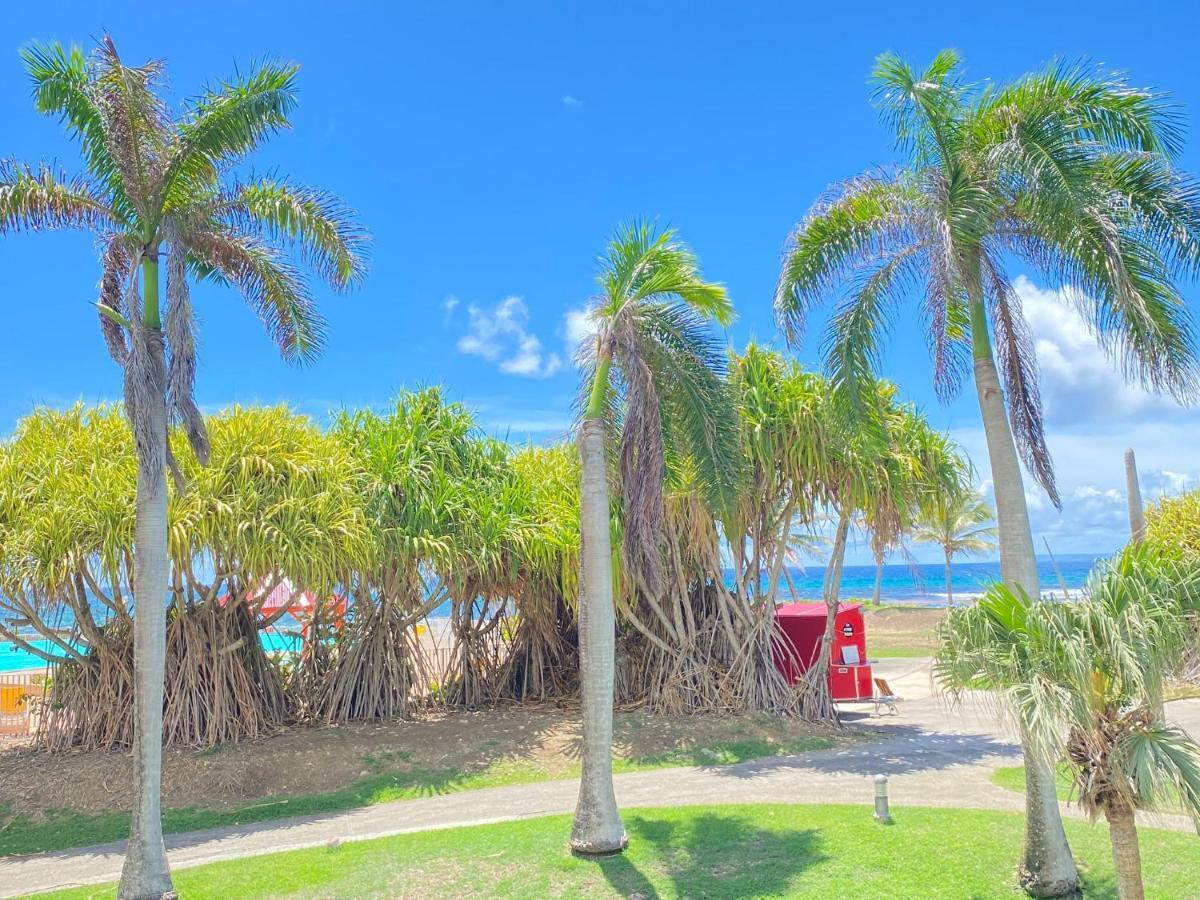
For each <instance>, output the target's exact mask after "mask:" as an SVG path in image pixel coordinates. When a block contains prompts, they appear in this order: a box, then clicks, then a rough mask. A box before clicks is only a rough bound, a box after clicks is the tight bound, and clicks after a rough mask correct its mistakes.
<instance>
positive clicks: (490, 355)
mask: <svg viewBox="0 0 1200 900" xmlns="http://www.w3.org/2000/svg"><path fill="white" fill-rule="evenodd" d="M450 309H451V310H452V309H453V307H451V308H450ZM458 350H459V352H460V353H466V354H468V355H471V356H479V357H482V358H483V359H486V360H488V361H489V362H495V361H497V360H499V366H500V371H501V372H506V373H508V374H510V375H520V376H523V377H526V378H548V377H549V376H551V375H553V374H554V373H556V372H557V371H558V370H559V369H561V368H562V357H560V356H559V355H558V354H557V353H546V352H545V351H544V350H543V348H542V342H541V340H540V339H539V338H538V337H537V335H535V334H533V333H532V332H530V330H529V309H528V308H527V307H526V306H525V301H523V300H522V299H521V298H520V297H506V298H504V299H503V300H501V301H500V302H499V303H498V304H496V305H495V306H494V307H492V308H491V309H483V308H481V307H479V306H477V305H476V304H474V303H471V304H469V305H468V306H467V333H466V334H464V335H463V336H462V337H460V338H459V339H458Z"/></svg>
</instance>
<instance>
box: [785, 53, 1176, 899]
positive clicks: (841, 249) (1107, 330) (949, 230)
mask: <svg viewBox="0 0 1200 900" xmlns="http://www.w3.org/2000/svg"><path fill="white" fill-rule="evenodd" d="M874 80H875V85H876V91H875V98H876V101H877V102H878V104H879V105H880V107H881V108H882V111H883V115H884V117H885V119H886V121H887V122H888V124H889V125H890V126H891V127H892V129H893V131H894V132H895V136H896V143H897V146H898V148H899V149H900V150H901V151H902V152H904V154H905V155H906V157H907V159H906V162H905V164H904V165H903V166H901V167H900V168H898V169H896V170H894V171H886V172H872V173H868V174H865V175H862V176H859V177H858V178H854V179H851V180H850V181H848V182H846V183H844V184H842V185H841V186H840V187H839V188H837V189H836V190H835V191H833V192H832V193H831V195H830V196H829V197H828V198H826V199H824V200H822V201H820V202H819V203H818V204H817V205H816V206H815V207H814V208H813V209H812V211H811V212H810V213H809V215H808V217H807V218H806V219H805V220H804V222H802V223H801V224H800V226H799V227H798V228H797V229H796V231H795V232H794V234H793V235H792V237H791V239H790V242H789V244H788V247H787V250H786V254H785V259H784V262H783V267H782V271H781V274H780V278H779V283H778V286H777V290H776V296H775V309H776V314H777V316H778V318H779V320H780V322H781V324H782V326H783V327H784V329H785V331H786V333H787V335H788V336H789V338H790V339H793V340H794V339H796V338H797V337H798V336H799V334H800V333H801V332H802V329H803V326H804V323H805V320H806V319H807V317H808V315H809V312H810V310H811V308H812V306H813V305H814V304H815V303H816V302H818V301H819V300H820V299H821V298H822V297H823V296H824V295H825V294H827V293H829V292H830V291H832V290H834V289H835V288H837V287H838V286H839V285H842V284H845V285H847V286H848V293H847V296H846V298H845V300H844V302H843V303H842V305H841V307H840V308H839V310H838V311H837V313H836V315H834V316H833V318H832V320H831V322H830V333H829V337H828V340H827V345H826V355H827V364H828V366H829V368H830V370H831V378H832V379H833V381H834V383H835V385H837V386H838V388H839V389H840V390H844V391H848V392H849V393H850V394H851V396H853V395H855V394H857V393H858V392H860V391H862V390H864V388H863V387H862V384H863V383H864V380H865V377H866V376H867V375H868V374H869V373H870V371H871V369H872V368H873V367H874V366H875V364H876V363H877V362H878V359H879V355H880V352H881V349H882V343H883V334H884V332H885V331H886V328H887V326H888V324H889V321H890V320H891V319H892V318H893V317H894V316H895V315H896V308H897V306H898V304H899V303H900V301H901V300H902V299H904V298H905V297H906V296H908V295H909V294H912V293H919V294H920V295H921V296H922V298H923V303H922V311H923V314H924V318H925V321H926V325H927V328H928V331H929V337H930V346H931V349H932V354H933V359H934V371H935V384H936V387H937V390H938V392H939V394H940V395H942V396H943V397H949V396H952V395H953V394H954V393H956V391H957V390H958V388H959V386H960V385H961V383H962V380H963V377H964V376H965V375H966V373H967V372H968V371H969V368H968V366H970V367H972V368H973V370H974V377H975V389H976V393H977V396H978V401H979V407H980V412H981V414H982V418H983V425H984V432H985V435H986V438H987V444H988V456H989V460H990V463H991V470H992V483H993V484H994V486H995V495H996V511H997V529H998V536H999V543H1000V565H1001V572H1002V576H1003V578H1004V581H1005V582H1006V583H1007V584H1008V585H1010V586H1011V587H1012V588H1013V589H1014V590H1016V589H1020V590H1024V591H1025V592H1026V593H1028V594H1029V596H1031V597H1035V598H1036V597H1038V596H1039V585H1038V573H1037V565H1036V559H1035V557H1034V548H1033V536H1032V532H1031V530H1030V525H1029V514H1028V509H1027V506H1026V501H1025V491H1024V487H1023V485H1022V477H1021V467H1020V462H1019V457H1018V448H1019V449H1020V451H1021V457H1023V458H1024V461H1025V464H1026V467H1027V468H1028V469H1029V471H1030V472H1031V473H1032V474H1033V476H1034V477H1035V479H1036V480H1037V481H1038V482H1039V483H1040V484H1041V485H1042V487H1043V488H1044V489H1045V490H1046V491H1047V493H1048V494H1049V496H1050V498H1051V499H1052V500H1053V501H1054V502H1055V503H1056V504H1057V503H1058V494H1057V490H1056V489H1055V485H1054V475H1053V466H1052V463H1051V459H1050V455H1049V453H1048V452H1047V450H1046V446H1045V441H1044V434H1043V425H1042V409H1041V402H1040V398H1039V394H1038V386H1037V363H1036V359H1035V357H1034V353H1033V346H1032V341H1031V339H1030V337H1029V331H1028V328H1027V326H1026V323H1025V321H1024V318H1023V317H1022V314H1021V307H1020V298H1019V297H1018V295H1017V294H1016V292H1015V291H1014V290H1013V289H1012V286H1011V284H1010V283H1009V281H1008V278H1007V277H1006V274H1005V270H1004V260H1005V259H1006V258H1009V257H1011V258H1016V259H1019V260H1021V261H1022V262H1024V263H1026V264H1028V265H1030V266H1031V267H1033V268H1034V269H1035V270H1037V271H1039V272H1041V273H1043V274H1044V275H1046V276H1047V277H1048V278H1052V279H1054V280H1055V281H1057V282H1059V283H1061V284H1062V285H1063V286H1064V290H1063V291H1060V296H1061V297H1063V298H1064V300H1068V299H1069V300H1070V301H1072V302H1074V303H1075V304H1076V305H1077V307H1078V308H1079V309H1081V310H1082V312H1083V314H1084V315H1085V317H1086V318H1087V319H1088V321H1089V324H1090V325H1091V327H1092V329H1093V330H1094V332H1095V333H1096V335H1097V336H1098V338H1099V340H1100V342H1101V344H1102V345H1103V346H1104V347H1105V348H1106V349H1107V350H1108V351H1109V352H1110V353H1112V355H1113V356H1114V357H1116V358H1117V359H1118V360H1119V361H1120V363H1121V366H1122V369H1123V371H1124V372H1126V373H1127V374H1129V375H1130V376H1131V377H1136V378H1137V379H1138V380H1140V381H1141V382H1142V383H1144V384H1146V385H1148V386H1149V387H1151V388H1154V389H1156V390H1164V391H1169V392H1171V393H1173V394H1175V395H1176V396H1180V397H1187V396H1191V395H1192V394H1193V392H1194V390H1195V384H1196V374H1197V363H1196V356H1195V353H1194V349H1193V345H1192V324H1191V316H1190V314H1189V312H1188V310H1187V307H1186V305H1185V303H1184V301H1183V299H1182V297H1181V296H1180V295H1179V292H1178V290H1177V288H1176V286H1175V279H1174V275H1175V273H1176V272H1185V273H1188V274H1192V273H1195V272H1196V271H1197V270H1198V269H1200V192H1198V191H1197V190H1196V186H1195V183H1194V182H1193V181H1192V180H1191V179H1190V178H1188V177H1187V176H1185V175H1183V174H1181V173H1180V172H1178V171H1177V170H1176V169H1175V168H1174V166H1173V163H1172V160H1173V158H1174V156H1175V154H1176V152H1177V151H1178V149H1179V146H1180V130H1179V123H1178V121H1177V119H1176V116H1175V113H1174V112H1173V110H1172V108H1171V107H1170V106H1169V105H1168V103H1167V100H1166V98H1165V97H1164V96H1162V95H1160V94H1153V93H1150V92H1146V91H1141V90H1136V89H1134V88H1132V87H1130V86H1129V85H1128V84H1127V83H1126V82H1124V81H1123V80H1121V79H1120V78H1117V77H1115V76H1108V75H1104V74H1099V73H1096V72H1092V71H1089V70H1087V69H1085V68H1082V67H1073V66H1062V65H1059V66H1052V67H1049V68H1047V69H1045V70H1043V71H1041V72H1038V73H1035V74H1032V75H1028V76H1025V77H1023V78H1020V79H1018V80H1017V81H1015V82H1013V83H1012V84H1009V85H1005V86H999V87H996V86H990V85H989V86H985V87H982V88H978V89H976V88H972V87H971V86H969V85H967V84H965V83H964V82H963V81H962V79H961V75H960V66H959V60H958V57H957V55H956V54H955V53H953V52H951V51H944V52H942V53H940V54H938V55H937V57H936V58H935V59H934V60H933V62H932V64H931V65H930V66H929V67H928V68H927V69H926V70H925V71H924V72H920V73H918V72H917V71H915V70H913V69H912V68H911V67H910V66H909V65H907V64H906V63H904V62H903V61H902V60H900V59H899V58H897V57H895V56H893V55H891V54H886V55H884V56H881V57H880V58H879V60H878V61H877V63H876V66H875V70H874ZM993 332H994V337H995V338H996V348H995V351H993V346H992V337H993ZM997 356H998V358H999V363H1000V368H1001V369H1002V370H1003V373H1004V375H1003V379H1004V380H1003V384H1004V387H1003V390H1002V388H1001V377H1000V373H999V371H998V369H997V364H996V363H997V360H996V357H997ZM1038 771H1039V770H1037V769H1036V767H1033V766H1027V772H1029V773H1034V777H1036V774H1037V773H1038ZM1029 788H1030V789H1029V790H1028V792H1027V797H1028V802H1029V807H1028V813H1029V815H1028V827H1027V840H1026V856H1025V860H1024V876H1023V878H1024V881H1025V883H1026V884H1027V885H1028V886H1029V888H1030V889H1031V890H1032V891H1033V892H1035V893H1039V894H1050V895H1053V894H1056V893H1062V892H1066V893H1069V892H1072V891H1074V890H1075V888H1076V885H1077V882H1078V876H1077V873H1076V870H1075V866H1074V863H1073V862H1072V860H1071V856H1070V851H1069V848H1068V847H1067V843H1066V837H1065V835H1064V833H1063V830H1062V825H1061V821H1060V818H1059V814H1058V807H1057V805H1056V804H1055V803H1054V802H1053V785H1052V784H1051V783H1050V782H1049V781H1047V782H1046V783H1044V784H1032V783H1031V784H1030V785H1029Z"/></svg>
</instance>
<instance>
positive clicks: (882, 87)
mask: <svg viewBox="0 0 1200 900" xmlns="http://www.w3.org/2000/svg"><path fill="white" fill-rule="evenodd" d="M959 66H960V60H959V57H958V54H957V53H956V52H955V51H953V50H943V51H941V52H940V53H938V54H937V56H935V57H934V58H933V61H932V62H931V63H930V64H929V66H928V67H927V68H926V69H925V71H924V72H921V73H920V74H918V73H917V72H916V71H914V70H913V68H912V67H911V66H909V64H908V63H906V62H905V61H904V60H902V59H901V58H900V57H899V56H897V55H896V54H894V53H884V54H882V55H881V56H880V57H879V58H878V59H876V60H875V68H874V69H873V70H872V72H871V81H872V83H873V85H874V89H873V92H872V99H873V100H874V102H875V105H876V106H877V107H878V108H879V109H880V112H881V114H882V116H883V118H884V120H885V122H887V124H888V126H889V127H890V128H891V130H892V133H893V134H894V135H895V136H896V146H897V147H898V148H899V149H900V150H902V151H903V152H905V153H909V154H911V155H912V156H913V158H914V159H915V161H916V162H917V163H918V164H924V163H925V162H929V161H931V160H933V159H934V158H936V157H940V158H941V159H943V160H947V161H949V160H950V159H952V157H953V149H952V144H953V141H954V139H955V135H954V131H955V119H956V118H957V116H958V113H959V111H960V109H961V106H962V97H963V86H962V84H961V82H960V80H959V77H958V72H959Z"/></svg>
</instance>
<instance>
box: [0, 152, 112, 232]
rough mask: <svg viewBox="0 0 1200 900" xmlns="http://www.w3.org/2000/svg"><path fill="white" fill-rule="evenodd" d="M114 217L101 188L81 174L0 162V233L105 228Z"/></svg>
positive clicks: (11, 162) (110, 223) (12, 162)
mask: <svg viewBox="0 0 1200 900" xmlns="http://www.w3.org/2000/svg"><path fill="white" fill-rule="evenodd" d="M116 221H117V218H116V216H115V215H114V214H113V212H112V210H111V209H109V208H108V206H107V205H105V203H104V199H103V195H102V194H101V192H100V190H99V189H98V188H97V187H96V185H95V184H93V183H92V182H91V181H90V180H89V179H88V178H86V177H84V176H74V177H70V176H67V175H66V174H65V173H63V172H56V171H54V170H53V169H51V168H50V167H49V166H45V165H43V166H42V167H41V168H39V169H36V170H35V169H32V168H30V167H29V166H26V165H23V164H21V163H17V162H14V161H11V160H9V161H5V162H0V234H4V233H6V232H11V231H41V230H43V229H51V228H93V229H95V228H106V227H109V226H111V225H114V224H116Z"/></svg>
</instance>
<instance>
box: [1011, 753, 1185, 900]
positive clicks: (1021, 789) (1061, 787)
mask: <svg viewBox="0 0 1200 900" xmlns="http://www.w3.org/2000/svg"><path fill="white" fill-rule="evenodd" d="M991 780H992V784H994V785H997V786H998V787H1002V788H1005V789H1006V790H1010V791H1016V792H1017V793H1018V794H1023V793H1025V767H1024V766H1001V767H1000V768H999V769H996V771H994V772H992V775H991ZM1054 793H1055V795H1056V796H1057V797H1058V799H1059V800H1064V801H1067V802H1071V801H1074V800H1076V799H1077V797H1076V795H1075V791H1074V782H1073V781H1072V780H1071V774H1070V773H1069V772H1068V771H1067V770H1066V768H1065V767H1062V766H1060V767H1059V768H1057V769H1056V770H1055V772H1054ZM1156 809H1157V811H1158V812H1162V813H1174V814H1182V813H1183V811H1184V810H1183V804H1182V801H1181V800H1180V799H1179V795H1178V794H1175V795H1173V796H1172V799H1171V801H1170V802H1167V803H1164V804H1163V805H1161V806H1159V807H1157V808H1156ZM1197 896H1200V895H1197Z"/></svg>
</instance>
